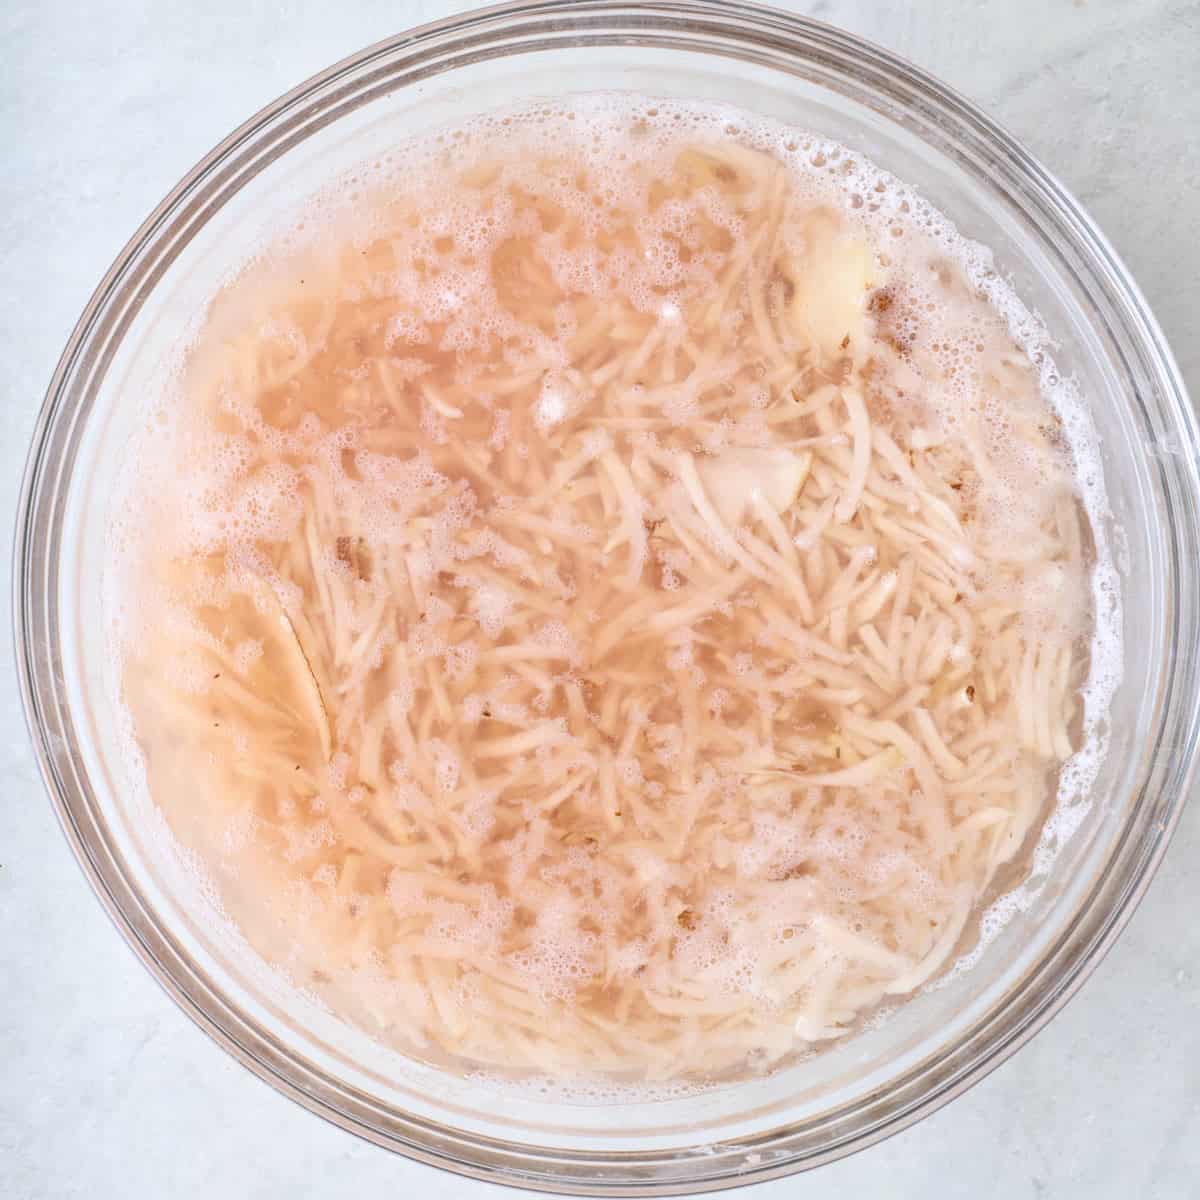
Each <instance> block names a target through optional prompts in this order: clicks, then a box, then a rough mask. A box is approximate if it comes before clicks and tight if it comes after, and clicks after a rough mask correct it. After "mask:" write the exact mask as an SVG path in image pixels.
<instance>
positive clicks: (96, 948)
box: [0, 0, 1200, 1200]
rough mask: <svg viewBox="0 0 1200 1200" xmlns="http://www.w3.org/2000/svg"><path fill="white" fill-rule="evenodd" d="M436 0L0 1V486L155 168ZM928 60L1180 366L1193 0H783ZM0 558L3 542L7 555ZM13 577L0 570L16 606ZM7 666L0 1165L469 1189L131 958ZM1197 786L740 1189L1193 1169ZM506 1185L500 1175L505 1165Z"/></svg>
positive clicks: (6, 502)
mask: <svg viewBox="0 0 1200 1200" xmlns="http://www.w3.org/2000/svg"><path fill="white" fill-rule="evenodd" d="M461 7H474V6H473V5H468V4H465V3H462V0H459V3H457V4H456V3H439V2H437V0H428V2H418V0H340V2H339V3H334V4H317V3H311V2H310V3H303V2H301V0H163V2H160V3H155V0H91V2H90V3H87V4H83V3H80V2H79V0H74V2H71V0H3V3H0V151H2V152H3V153H2V161H0V363H2V364H3V370H2V372H0V389H2V395H3V404H2V405H0V456H2V462H3V471H0V510H2V511H0V515H2V516H3V520H4V524H5V527H6V528H10V527H11V521H12V513H13V510H14V507H15V504H16V499H17V493H18V489H19V484H20V472H21V467H22V463H23V460H24V456H25V450H26V445H27V441H28V438H29V435H30V433H31V430H32V428H33V423H34V417H35V414H36V411H37V408H38V405H39V404H40V402H41V397H42V394H43V391H44V389H45V386H46V383H47V381H48V379H49V377H50V374H51V371H52V370H53V367H54V363H55V360H56V358H57V356H58V353H59V351H60V349H61V347H62V345H63V343H64V342H65V340H66V338H67V335H68V333H69V331H70V329H71V326H72V324H73V323H74V321H75V318H76V317H77V315H78V314H79V312H80V311H81V309H82V308H83V306H84V304H85V302H86V301H87V298H88V296H89V294H90V292H91V290H92V288H93V287H94V286H95V284H96V283H97V281H98V280H99V279H100V277H101V275H102V274H103V272H104V270H105V269H106V268H107V267H108V265H109V263H110V261H111V260H112V259H113V257H114V256H115V255H116V253H117V252H118V250H119V249H120V248H121V246H122V245H123V243H124V242H125V240H126V239H127V238H128V236H129V235H130V234H131V233H132V231H133V230H134V229H135V227H136V226H137V225H138V224H139V223H140V222H141V220H142V219H143V217H145V215H146V214H147V213H148V212H149V211H150V209H151V208H152V207H153V206H154V205H155V204H156V203H157V202H158V200H159V199H160V198H161V197H162V196H163V195H164V194H165V193H166V192H167V191H168V189H169V188H170V187H171V186H172V185H173V184H174V183H175V181H176V180H177V179H178V178H179V177H180V176H181V175H182V174H183V173H184V172H185V171H186V170H187V169H188V168H189V167H191V166H192V165H193V163H194V162H195V161H196V160H197V159H198V158H200V157H201V155H202V154H203V153H205V152H206V151H207V150H208V149H209V148H210V147H211V146H212V145H213V144H214V143H215V142H217V141H218V140H219V139H220V138H221V137H222V136H224V134H225V133H226V132H228V131H229V130H230V129H232V128H233V127H234V126H235V125H236V124H237V123H238V122H240V121H241V120H242V119H243V118H244V117H246V116H247V115H248V114H250V113H251V112H253V111H254V110H256V109H257V108H259V107H260V106H262V105H263V104H265V103H267V102H268V101H270V100H272V99H273V98H274V97H275V96H276V95H278V94H279V93H280V92H282V91H284V90H286V89H287V88H288V87H290V86H292V85H293V84H294V83H296V82H298V81H299V80H301V79H303V78H304V77H305V76H307V75H309V74H311V73H313V72H315V71H317V70H319V69H320V68H322V67H324V66H326V65H327V64H328V63H330V62H333V61H334V60H335V59H338V58H340V57H342V56H343V55H345V54H348V53H350V52H352V51H354V50H356V49H358V48H359V47H360V46H363V45H365V44H367V43H369V42H372V41H375V40H377V39H379V38H382V37H385V36H387V35H388V34H391V33H394V32H396V31H397V30H399V29H402V28H403V27H405V26H408V25H411V24H415V23H417V22H419V21H423V20H427V19H430V18H433V17H436V16H442V15H446V14H447V13H449V12H451V11H452V10H453V9H454V8H461ZM785 7H792V8H795V9H797V10H802V11H807V12H808V13H810V14H811V15H813V16H817V17H820V18H822V19H825V20H828V21H832V22H834V23H836V24H840V25H843V26H845V27H846V28H849V29H851V30H853V31H855V32H857V33H861V34H863V35H865V36H867V37H869V38H871V39H872V40H874V41H876V42H879V43H881V44H882V45H885V46H887V47H889V48H891V49H893V50H895V51H898V52H899V53H900V54H902V55H904V56H906V57H908V58H910V59H912V60H914V61H915V62H917V63H919V64H920V65H921V66H923V67H925V68H927V69H928V70H930V71H932V72H934V73H935V74H937V75H939V76H941V77H942V78H944V79H946V80H947V81H949V82H950V83H951V84H953V85H955V86H957V87H958V88H959V89H960V90H962V91H963V92H965V93H966V94H967V95H968V96H970V97H971V98H972V99H974V100H976V101H977V102H979V103H980V104H982V106H983V107H984V108H985V109H987V110H988V111H989V112H990V113H991V114H992V115H993V116H995V117H997V118H998V119H999V120H1000V121H1001V122H1003V123H1005V124H1006V125H1008V127H1009V128H1010V129H1012V130H1013V131H1014V132H1015V133H1016V134H1017V135H1018V136H1019V137H1020V138H1022V139H1023V140H1024V141H1025V142H1026V144H1027V145H1028V146H1030V148H1031V149H1032V150H1033V151H1034V153H1035V154H1037V155H1038V156H1039V157H1041V158H1042V160H1043V161H1044V162H1046V163H1047V164H1049V166H1050V167H1051V169H1052V170H1054V171H1055V172H1056V173H1057V174H1058V175H1059V176H1060V177H1061V178H1062V179H1063V180H1064V181H1065V183H1066V184H1067V186H1068V187H1069V188H1070V189H1071V190H1073V191H1074V193H1075V194H1076V195H1077V196H1078V197H1080V198H1081V199H1082V201H1083V202H1084V204H1085V205H1086V206H1087V207H1088V208H1089V209H1090V210H1091V212H1092V213H1093V215H1094V216H1095V217H1096V218H1097V219H1098V221H1099V223H1100V225H1101V226H1102V227H1103V229H1104V230H1105V231H1106V232H1107V233H1108V235H1109V237H1110V238H1111V239H1112V241H1113V242H1114V243H1115V245H1116V247H1117V249H1118V251H1119V252H1120V253H1121V254H1122V256H1123V257H1124V259H1125V261H1126V262H1127V263H1128V264H1129V265H1130V267H1131V268H1132V270H1133V274H1134V275H1135V277H1136V278H1137V280H1138V281H1139V283H1140V284H1141V286H1142V288H1143V290H1144V291H1145V292H1146V294H1147V296H1148V297H1149V300H1150V303H1151V305H1152V306H1153V308H1154V310H1155V312H1156V313H1157V315H1158V317H1159V319H1160V321H1161V322H1162V324H1163V326H1164V327H1165V329H1166V332H1167V335H1168V337H1169V338H1170V339H1171V342H1172V344H1173V346H1174V349H1175V353H1176V355H1177V356H1178V358H1179V360H1180V362H1181V364H1182V366H1183V369H1184V373H1185V375H1186V376H1187V377H1188V379H1189V381H1190V385H1191V389H1192V393H1193V395H1196V396H1200V340H1198V339H1197V337H1196V336H1195V334H1196V320H1197V318H1196V314H1197V312H1200V238H1198V237H1197V236H1196V232H1195V221H1196V217H1197V214H1198V209H1200V134H1198V132H1197V131H1198V130H1200V4H1197V3H1196V2H1195V0H1074V2H1072V0H1007V2H1006V3H1005V2H1001V3H996V2H995V0H992V2H990V3H985V2H983V0H960V2H957V3H956V2H955V0H909V2H907V3H906V2H905V0H832V2H829V0H817V2H815V3H812V4H810V5H805V4H801V3H795V4H788V5H785ZM6 561H7V560H6ZM8 593H9V589H8V588H7V587H4V588H3V589H2V590H0V596H2V597H3V599H2V600H0V603H3V604H4V605H6V606H7V605H8V602H9V600H8ZM0 653H2V654H3V655H4V663H3V669H2V670H0V780H2V785H3V790H4V794H3V804H2V805H0V1054H2V1062H3V1066H2V1067H0V1196H3V1197H5V1198H8V1197H14V1198H16V1197H20V1198H21V1200H26V1198H28V1200H42V1198H46V1200H50V1198H53V1200H63V1198H66V1197H75V1196H81V1197H82V1196H86V1197H88V1198H89V1200H107V1198H109V1197H114V1198H115V1197H122V1198H125V1197H136V1198H140V1197H154V1198H157V1197H165V1196H170V1197H172V1198H173V1200H194V1198H198V1197H255V1198H261V1200H283V1198H285V1197H286V1198H287V1200H296V1198H299V1197H326V1196H341V1195H347V1196H350V1195H353V1196H383V1195H387V1194H395V1195H400V1196H421V1197H431V1198H436V1197H456V1198H458V1197H482V1196H483V1195H484V1194H485V1193H489V1194H492V1195H494V1196H496V1197H500V1196H501V1195H502V1193H500V1192H499V1191H496V1190H493V1189H489V1188H487V1187H485V1186H484V1185H480V1184H471V1183H468V1182H466V1181H463V1180H459V1179H457V1178H454V1177H451V1176H449V1175H444V1174H441V1173H438V1172H435V1171H433V1170H431V1169H430V1168H427V1167H423V1166H418V1165H416V1164H413V1163H410V1162H407V1161H405V1160H403V1159H401V1158H398V1157H395V1156H392V1155H390V1154H388V1153H386V1152H385V1151H382V1150H379V1149H376V1148H374V1147H372V1146H369V1145H367V1144H365V1143H363V1142H360V1141H357V1140H356V1139H354V1138H353V1137H351V1136H350V1135H349V1134H346V1133H343V1132H341V1131H340V1130H337V1129H335V1128H334V1127H333V1126H331V1125H327V1124H325V1123H324V1122H322V1121H320V1120H318V1119H317V1118H316V1117H313V1116H311V1115H310V1114H309V1113H307V1112H305V1111H303V1110H302V1109H301V1108H299V1107H297V1106H296V1105H294V1104H292V1103H290V1102H289V1101H287V1100H285V1099H283V1098H282V1097H280V1096H279V1095H277V1094H276V1093H275V1092H274V1091H272V1090H271V1089H270V1088H269V1087H267V1085H266V1084H264V1083H261V1082H259V1081H258V1080H257V1079H256V1078H254V1077H253V1076H252V1075H250V1074H249V1072H247V1071H245V1070H244V1069H243V1068H241V1067H240V1066H238V1065H236V1064H235V1063H234V1062H233V1060H232V1059H230V1058H229V1057H227V1056H226V1055H224V1054H222V1053H221V1052H220V1051H219V1050H217V1048H216V1047H215V1046H214V1045H213V1044H212V1043H211V1042H210V1041H208V1039H207V1038H206V1037H205V1036H204V1035H203V1034H201V1033H200V1032H199V1030H198V1029H196V1028H195V1026H193V1025H192V1024H191V1023H190V1022H189V1021H188V1020H187V1019H186V1018H185V1017H184V1016H183V1014H182V1013H181V1012H180V1011H179V1010H178V1009H176V1008H175V1007H174V1005H173V1004H172V1003H171V1002H170V1001H169V1000H168V999H167V997H166V995H165V994H164V993H163V992H162V991H161V990H160V989H159V988H158V986H157V985H156V984H155V983H154V982H153V981H152V980H151V978H150V977H149V976H148V975H147V974H146V972H145V971H144V970H143V969H142V967H141V966H140V965H139V964H138V963H137V961H136V960H135V958H134V956H133V954H132V953H131V952H130V951H129V950H128V948H127V947H126V946H125V944H124V943H123V941H122V940H121V938H120V937H119V936H118V934H117V933H116V931H115V929H114V928H113V927H112V926H111V924H110V923H109V921H108V919H107V918H106V917H105V915H104V914H103V912H102V910H101V908H100V906H99V904H98V903H97V902H96V900H95V899H94V898H93V896H92V895H91V893H90V891H89V888H88V886H87V884H86V883H85V881H84V878H83V875H82V874H81V872H80V871H79V869H78V868H77V867H76V865H75V863H74V860H73V859H72V857H71V855H70V852H69V851H68V849H67V846H66V843H65V841H64V840H63V838H62V836H61V834H60V833H59V830H58V828H57V826H56V823H55V820H54V816H53V814H52V812H51V809H50V805H49V802H48V801H47V799H46V797H45V795H44V793H43V790H42V785H41V782H40V780H39V778H38V775H37V771H36V769H35V766H34V763H33V757H32V754H31V752H30V750H29V746H28V742H27V739H26V735H25V729H24V724H23V721H22V716H21V711H20V705H19V701H18V697H17V691H16V686H15V683H14V679H13V672H12V664H11V655H12V651H11V648H10V646H9V645H8V643H7V641H5V642H4V643H3V648H2V650H0ZM1198 854H1200V806H1198V805H1195V804H1193V806H1192V807H1191V809H1190V811H1188V812H1186V813H1185V814H1184V818H1183V822H1182V824H1181V826H1180V828H1179V831H1178V833H1177V834H1176V837H1175V841H1174V844H1173V845H1172V847H1171V850H1170V852H1169V854H1168V856H1167V859H1166V862H1165V864H1164V866H1163V868H1162V870H1161V871H1160V872H1159V875H1158V878H1157V880H1156V881H1155V883H1154V885H1153V887H1152V888H1151V890H1150V893H1149V896H1148V897H1147V899H1146V900H1145V902H1144V903H1143V905H1142V906H1141V909H1140V910H1139V911H1138V913H1137V914H1136V916H1135V917H1134V919H1133V921H1132V923H1131V924H1130V926H1129V928H1128V929H1127V931H1126V932H1125V934H1124V935H1123V937H1122V938H1121V941H1120V943H1119V944H1118V945H1117V947H1116V948H1115V949H1114V950H1113V952H1112V953H1111V954H1110V955H1109V957H1108V958H1107V960H1106V961H1105V962H1104V963H1103V964H1102V965H1101V966H1100V968H1099V969H1098V970H1097V971H1096V973H1095V975H1094V976H1093V977H1092V979H1091V980H1090V981H1089V982H1088V983H1087V984H1086V986H1085V987H1084V989H1083V991H1082V993H1081V994H1080V995H1079V996H1078V997H1077V998H1076V999H1075V1000H1073V1001H1072V1002H1071V1004H1070V1005H1069V1006H1068V1007H1067V1009H1066V1010H1065V1011H1064V1012H1063V1013H1061V1014H1060V1015H1059V1016H1058V1017H1056V1018H1055V1020H1054V1021H1053V1023H1052V1024H1051V1026H1050V1027H1049V1028H1048V1029H1047V1030H1046V1031H1045V1032H1043V1033H1042V1034H1041V1035H1040V1036H1039V1037H1037V1038H1036V1039H1035V1040H1034V1042H1033V1043H1032V1044H1030V1045H1029V1046H1027V1047H1025V1048H1024V1049H1023V1050H1021V1052H1020V1053H1019V1054H1017V1055H1016V1057H1015V1058H1013V1059H1011V1060H1010V1061H1009V1062H1008V1063H1006V1064H1005V1065H1004V1066H1003V1067H1001V1068H1000V1069H999V1070H997V1071H996V1072H995V1073H994V1074H992V1075H991V1076H990V1077H989V1078H988V1079H986V1080H985V1081H984V1082H983V1083H981V1084H980V1085H979V1086H977V1087H976V1088H974V1089H973V1090H972V1091H971V1092H969V1093H968V1094H967V1095H965V1096H963V1097H961V1098H959V1099H958V1100H956V1101H954V1102H953V1103H952V1104H951V1105H949V1107H947V1108H945V1109H943V1110H942V1111H941V1112H939V1113H937V1114H936V1115H934V1116H933V1117H931V1118H929V1119H928V1120H926V1121H924V1122H922V1123H921V1124H919V1125H918V1126H916V1127H915V1128H913V1129H910V1130H909V1131H907V1132H906V1133H903V1134H900V1135H899V1136H897V1137H895V1138H893V1139H891V1140H890V1141H887V1142H885V1143H883V1144H882V1145H879V1146H876V1147H874V1148H872V1149H870V1150H868V1151H866V1152H864V1153H862V1154H860V1155H858V1156H856V1157H854V1158H851V1159H849V1160H845V1161H843V1162H841V1163H838V1164H835V1165H833V1166H831V1167H826V1168H823V1169H821V1170H819V1171H817V1172H815V1173H813V1174H810V1175H808V1176H805V1177H803V1178H798V1179H792V1180H786V1181H781V1182H779V1183H775V1184H767V1185H763V1186H762V1187H761V1188H760V1189H758V1190H757V1191H755V1192H753V1193H752V1194H753V1195H754V1196H755V1197H756V1198H757V1197H762V1198H763V1200H766V1197H768V1196H771V1197H782V1196H791V1195H796V1196H801V1195H803V1196H807V1197H814V1198H819V1197H838V1198H845V1197H870V1198H872V1200H879V1198H886V1197H910V1196H911V1197H916V1196H921V1197H931V1196H932V1197H938V1198H948V1200H954V1198H957V1197H964V1198H965V1197H971V1198H972V1200H991V1198H995V1200H1021V1198H1024V1197H1030V1198H1033V1197H1043V1196H1048V1197H1064V1198H1068V1200H1070V1198H1073V1197H1079V1198H1081V1200H1082V1198H1083V1197H1087V1200H1127V1198H1129V1200H1132V1198H1134V1197H1138V1198H1149V1200H1174V1198H1176V1197H1178V1198H1181V1200H1182V1198H1184V1197H1191V1196H1196V1195H1200V922H1197V921H1196V920H1195V919H1194V913H1195V912H1196V911H1197V909H1198V908H1200V873H1198V872H1197V871H1196V870H1195V869H1194V867H1193V863H1194V862H1195V861H1196V858H1197V855H1198ZM508 1194H509V1195H516V1194H517V1193H508Z"/></svg>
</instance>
